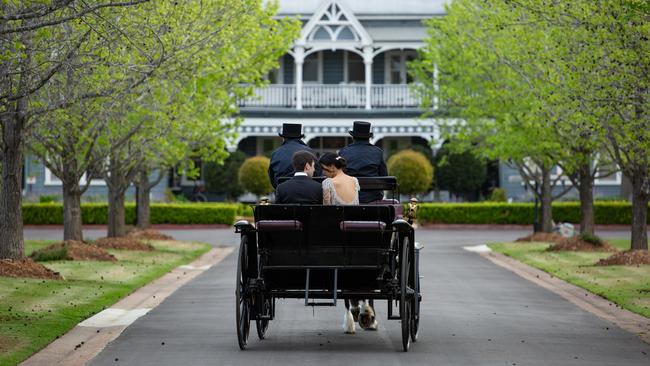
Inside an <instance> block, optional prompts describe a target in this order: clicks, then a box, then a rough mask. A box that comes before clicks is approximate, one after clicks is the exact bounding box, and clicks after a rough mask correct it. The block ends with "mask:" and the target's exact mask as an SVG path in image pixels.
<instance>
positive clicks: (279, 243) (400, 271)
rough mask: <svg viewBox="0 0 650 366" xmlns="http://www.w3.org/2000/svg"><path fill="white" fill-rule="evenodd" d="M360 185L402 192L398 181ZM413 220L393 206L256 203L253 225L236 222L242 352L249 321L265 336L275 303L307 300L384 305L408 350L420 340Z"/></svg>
mask: <svg viewBox="0 0 650 366" xmlns="http://www.w3.org/2000/svg"><path fill="white" fill-rule="evenodd" d="M359 184H360V186H361V189H362V190H373V189H374V190H379V189H381V190H390V191H392V192H393V194H394V196H395V195H396V194H398V193H397V192H398V190H397V181H396V179H395V178H394V177H380V178H359ZM409 211H412V210H409ZM413 216H414V215H413V214H410V215H409V214H408V213H407V214H406V215H404V217H403V216H402V206H401V205H399V204H398V202H397V201H396V200H386V201H382V202H381V203H379V204H370V205H359V206H323V205H291V204H282V205H280V204H277V205H276V204H270V205H269V204H258V205H256V206H255V207H254V217H255V223H249V222H247V221H239V222H237V223H236V224H235V230H236V232H237V233H241V244H240V247H239V258H238V262H237V283H236V286H237V287H236V290H235V296H236V305H237V309H236V325H237V338H238V342H239V347H240V348H241V349H242V350H243V349H245V348H246V345H247V341H248V336H249V333H250V322H251V321H252V320H254V321H255V324H256V327H257V335H258V337H259V338H260V339H263V338H264V335H265V333H266V330H267V329H268V326H269V322H270V321H271V320H273V319H274V317H275V303H276V301H275V300H276V299H278V298H295V299H304V302H305V306H336V303H337V300H340V299H356V300H362V299H369V300H370V301H374V300H380V299H385V300H387V304H388V319H390V320H400V321H401V328H402V346H403V349H404V351H408V349H409V345H410V342H411V340H412V341H413V342H415V341H416V339H417V334H418V326H419V320H420V301H421V295H420V286H419V278H420V277H419V268H418V257H419V255H418V251H419V248H416V243H415V235H414V229H413V227H412V225H411V224H412V220H413V219H414V217H413Z"/></svg>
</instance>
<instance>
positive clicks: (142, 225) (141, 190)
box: [137, 170, 151, 229]
mask: <svg viewBox="0 0 650 366" xmlns="http://www.w3.org/2000/svg"><path fill="white" fill-rule="evenodd" d="M139 174H140V177H139V178H138V182H137V184H138V186H137V189H138V198H137V211H138V212H137V223H138V224H137V227H138V229H147V228H149V226H150V221H151V220H150V217H151V209H150V207H151V206H150V199H149V196H150V195H151V185H150V184H149V174H147V171H146V170H141V171H140V173H139Z"/></svg>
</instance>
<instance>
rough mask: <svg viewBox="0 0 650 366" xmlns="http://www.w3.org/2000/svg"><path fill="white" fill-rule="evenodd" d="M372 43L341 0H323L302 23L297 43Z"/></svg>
mask: <svg viewBox="0 0 650 366" xmlns="http://www.w3.org/2000/svg"><path fill="white" fill-rule="evenodd" d="M321 42H322V43H332V42H342V43H355V44H359V45H361V46H368V45H370V44H372V38H370V35H369V34H368V32H367V31H366V30H365V29H364V28H363V26H362V25H361V23H359V21H358V20H357V18H356V17H355V15H354V13H352V12H351V11H350V10H349V9H348V8H347V6H346V5H345V4H344V2H343V1H342V0H323V1H322V2H321V4H320V6H319V7H318V9H317V10H316V11H315V12H314V14H313V15H312V17H311V18H310V19H309V21H308V22H307V24H305V25H304V27H303V28H302V31H301V33H300V38H298V40H297V41H296V44H297V45H306V44H307V43H311V44H314V43H321Z"/></svg>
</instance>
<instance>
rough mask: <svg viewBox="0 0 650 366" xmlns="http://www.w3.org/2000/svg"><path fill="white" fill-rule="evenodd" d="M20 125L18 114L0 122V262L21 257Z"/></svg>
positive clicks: (21, 158)
mask: <svg viewBox="0 0 650 366" xmlns="http://www.w3.org/2000/svg"><path fill="white" fill-rule="evenodd" d="M19 103H20V102H18V103H17V104H19ZM24 122H25V121H24V117H23V115H22V113H18V112H15V113H14V115H13V116H10V117H7V119H3V120H2V129H1V130H2V141H3V143H2V149H3V151H2V192H0V259H20V258H23V257H25V245H24V244H25V243H24V241H23V212H22V180H23V161H24V157H23V136H24V129H23V127H24Z"/></svg>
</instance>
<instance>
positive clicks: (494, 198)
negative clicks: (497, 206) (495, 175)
mask: <svg viewBox="0 0 650 366" xmlns="http://www.w3.org/2000/svg"><path fill="white" fill-rule="evenodd" d="M488 201H490V202H507V201H508V199H507V198H506V191H505V190H504V189H503V188H494V189H492V192H490V197H489V198H488Z"/></svg>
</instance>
